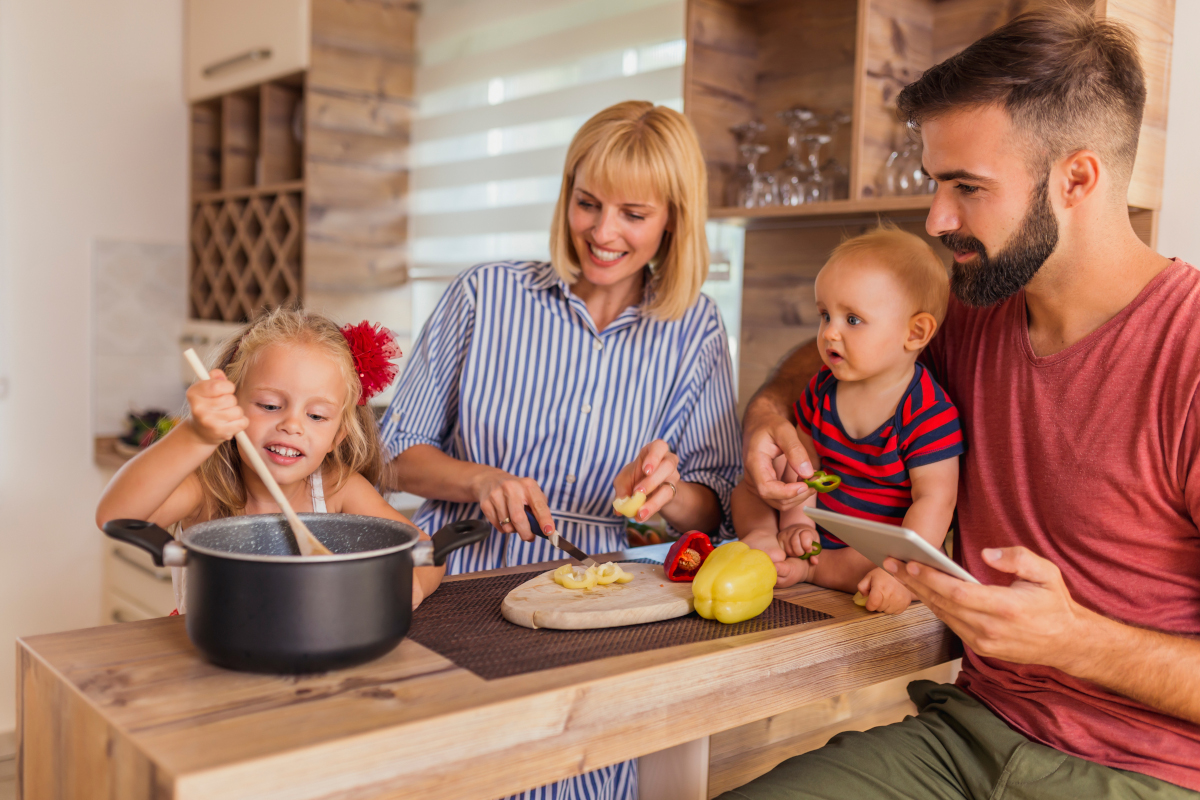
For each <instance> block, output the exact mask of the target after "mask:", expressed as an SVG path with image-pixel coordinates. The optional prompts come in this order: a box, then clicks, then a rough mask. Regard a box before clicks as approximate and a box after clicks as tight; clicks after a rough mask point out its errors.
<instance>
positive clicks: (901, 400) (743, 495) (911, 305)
mask: <svg viewBox="0 0 1200 800" xmlns="http://www.w3.org/2000/svg"><path fill="white" fill-rule="evenodd" d="M815 291H816V300H817V310H818V312H819V314H820V327H819V329H818V332H817V346H818V348H819V350H820V354H821V361H822V362H823V363H824V366H823V367H822V368H821V369H820V371H819V372H818V373H817V374H816V375H814V376H813V378H812V380H811V381H810V382H809V384H808V388H807V389H806V390H805V392H804V395H803V397H800V398H797V400H796V402H795V405H794V414H795V423H796V433H797V435H798V436H799V438H800V441H801V443H803V445H804V447H805V448H806V449H807V450H808V454H809V457H810V458H811V463H812V465H813V468H814V469H815V470H821V471H824V472H826V473H828V474H829V475H833V476H837V477H839V478H841V482H840V483H838V484H837V485H836V486H833V487H832V488H829V485H828V483H825V484H823V485H821V486H820V487H819V488H820V489H821V490H822V491H818V490H817V489H814V490H813V491H812V492H811V493H810V496H809V497H808V498H807V499H806V500H805V501H804V504H803V505H800V506H795V507H793V508H791V509H787V510H784V511H776V510H775V509H773V508H771V507H770V506H768V505H767V504H766V503H764V502H763V501H762V500H761V499H759V497H758V496H757V495H756V494H754V492H753V491H751V489H750V488H749V487H748V485H747V484H746V482H745V480H743V482H742V484H741V485H739V486H738V487H737V488H736V489H735V490H734V495H733V524H734V527H735V529H736V531H737V535H738V537H739V538H740V539H741V540H742V541H744V542H745V543H746V544H748V545H750V546H751V547H754V548H757V549H760V550H763V551H765V552H766V553H767V554H768V555H770V556H771V560H772V561H773V562H775V567H776V571H777V572H778V576H779V577H778V583H777V585H778V586H789V585H791V584H794V583H798V582H800V581H808V582H809V583H813V584H816V585H818V586H824V587H827V588H830V589H839V590H841V591H844V592H856V591H857V592H858V593H860V594H861V595H862V597H863V598H865V606H866V608H867V609H868V610H870V611H883V612H887V613H890V614H898V613H900V612H902V611H904V610H905V609H906V608H908V604H909V603H910V602H911V601H912V599H913V598H912V595H911V594H910V593H909V592H908V590H907V589H905V588H904V587H903V586H902V585H901V584H900V582H899V581H897V580H896V579H895V578H893V577H892V576H891V575H889V574H888V573H887V572H885V571H884V570H882V569H879V568H878V567H876V566H875V565H874V564H872V563H871V562H870V561H868V560H867V559H866V557H864V556H862V555H860V554H859V553H857V552H856V551H854V550H853V549H852V548H850V547H847V546H846V545H845V544H844V543H842V542H841V541H839V540H838V539H837V538H836V537H834V536H832V535H831V534H830V533H828V532H827V531H825V530H823V529H822V528H821V527H820V526H818V525H816V524H815V523H814V522H813V521H812V520H811V519H810V518H809V517H808V516H807V515H806V514H805V513H804V508H805V507H806V506H807V507H812V506H817V507H820V508H827V509H829V510H830V511H836V512H839V513H842V514H849V515H851V516H855V517H860V518H863V519H869V520H875V521H878V522H884V523H889V524H892V525H903V526H904V527H906V528H909V529H911V530H914V531H916V532H917V533H918V534H920V535H921V536H922V537H923V538H924V539H926V540H927V541H928V542H929V543H930V544H932V545H934V546H935V547H941V546H942V543H943V542H944V540H945V538H946V533H947V531H948V530H949V527H950V523H951V518H952V517H953V514H954V504H955V501H956V498H957V494H958V457H959V455H961V454H962V452H963V437H962V431H961V428H960V426H959V419H958V411H957V410H956V409H955V407H954V405H953V404H952V403H951V402H950V400H949V399H948V398H947V397H946V393H945V392H944V391H943V390H942V388H941V386H939V385H938V384H937V382H936V381H934V379H933V375H932V374H931V373H930V372H929V371H928V370H927V369H926V368H925V367H924V365H922V364H921V363H919V362H918V357H919V356H920V354H921V351H922V350H924V349H925V347H926V345H928V344H929V342H930V340H931V339H932V338H933V336H934V333H935V332H936V331H937V328H938V326H939V325H940V324H941V321H942V319H943V318H944V316H945V313H946V304H947V301H948V299H949V293H950V281H949V276H948V273H947V271H946V267H945V265H944V264H943V263H942V261H941V259H939V258H938V256H937V254H936V253H934V251H933V249H932V248H931V247H930V246H929V245H928V244H927V243H926V242H925V241H923V240H922V239H920V238H919V237H917V236H914V235H913V234H911V233H906V232H904V231H901V230H899V229H897V228H895V227H890V226H888V227H880V228H877V229H876V230H874V231H871V232H869V233H866V234H863V235H862V236H858V237H855V238H853V239H849V240H847V241H845V242H843V243H842V244H841V245H839V246H838V247H837V248H836V249H835V250H834V251H833V254H832V255H831V256H830V258H829V261H828V262H827V263H826V264H825V266H824V267H822V269H821V271H820V273H818V275H817V279H816V284H815ZM776 469H777V472H778V474H779V476H780V478H781V479H782V480H784V481H786V482H789V483H791V482H796V481H799V480H803V479H804V477H805V476H797V475H796V474H795V473H794V472H793V471H792V470H791V469H790V468H789V467H788V466H787V464H786V463H785V462H784V460H783V459H782V458H780V459H778V461H777V463H776ZM815 483H816V481H811V482H810V485H813V484H815Z"/></svg>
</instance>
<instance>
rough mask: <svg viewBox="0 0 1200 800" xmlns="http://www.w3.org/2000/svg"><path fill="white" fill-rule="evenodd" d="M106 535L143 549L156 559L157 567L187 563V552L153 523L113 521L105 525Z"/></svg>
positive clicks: (129, 520) (179, 565)
mask: <svg viewBox="0 0 1200 800" xmlns="http://www.w3.org/2000/svg"><path fill="white" fill-rule="evenodd" d="M104 533H105V535H106V536H108V537H110V538H112V539H116V540H117V541H119V542H125V543H126V544H132V545H135V546H137V547H140V548H142V549H143V550H145V551H146V552H147V553H149V554H150V555H151V557H152V558H153V559H154V564H155V566H159V567H162V566H167V567H182V566H183V565H184V564H186V563H187V550H185V549H184V548H183V547H182V546H181V545H180V544H179V543H178V542H176V541H175V537H174V536H172V535H171V534H170V533H168V532H167V531H165V530H163V529H162V528H160V527H158V526H157V525H155V524H154V523H153V522H146V521H144V520H140V519H112V520H109V521H108V522H106V523H104Z"/></svg>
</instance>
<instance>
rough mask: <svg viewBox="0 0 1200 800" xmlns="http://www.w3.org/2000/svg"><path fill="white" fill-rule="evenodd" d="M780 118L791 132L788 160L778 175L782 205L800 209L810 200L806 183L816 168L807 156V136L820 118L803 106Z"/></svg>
mask: <svg viewBox="0 0 1200 800" xmlns="http://www.w3.org/2000/svg"><path fill="white" fill-rule="evenodd" d="M778 116H779V119H780V120H782V121H783V123H784V124H785V125H787V129H788V137H787V144H788V157H787V158H786V159H784V162H783V164H782V165H781V166H780V167H779V170H778V171H777V173H776V184H777V186H778V191H779V202H780V203H782V204H783V205H785V206H798V205H800V204H801V203H804V202H806V201H807V200H808V195H807V188H806V184H807V183H808V180H809V178H810V177H811V176H812V166H811V164H810V163H809V159H808V157H807V156H806V155H805V153H804V148H805V144H804V137H805V135H806V134H807V133H808V131H809V130H811V129H812V127H813V125H814V124H815V123H816V118H817V115H816V114H814V113H813V112H812V111H811V110H810V109H807V108H804V107H803V106H796V107H795V108H789V109H788V110H786V111H780V112H779V114H778Z"/></svg>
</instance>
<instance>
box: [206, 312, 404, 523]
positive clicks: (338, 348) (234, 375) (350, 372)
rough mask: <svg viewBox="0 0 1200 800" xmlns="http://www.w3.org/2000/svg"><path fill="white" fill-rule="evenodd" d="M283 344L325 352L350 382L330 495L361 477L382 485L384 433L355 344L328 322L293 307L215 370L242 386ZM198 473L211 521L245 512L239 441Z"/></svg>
mask: <svg viewBox="0 0 1200 800" xmlns="http://www.w3.org/2000/svg"><path fill="white" fill-rule="evenodd" d="M277 344H299V345H309V346H312V347H316V348H319V349H321V350H324V351H325V352H326V353H328V354H329V357H330V358H332V359H333V360H334V361H335V362H336V363H337V365H338V367H339V368H340V369H341V372H342V377H343V378H344V379H345V381H346V400H345V403H344V404H343V406H342V409H341V413H340V421H341V424H340V426H339V429H338V433H339V434H342V433H344V434H345V436H344V437H343V438H342V441H341V442H339V443H338V444H337V445H336V446H335V447H334V448H333V450H332V451H331V452H330V453H329V454H328V455H326V456H325V460H324V462H323V463H322V464H321V467H320V468H321V469H326V468H331V469H332V470H333V471H334V473H335V474H336V478H335V480H334V483H333V486H332V488H330V489H329V490H328V492H329V494H332V493H334V492H336V491H338V489H340V488H341V487H342V486H343V485H344V484H345V482H346V480H347V479H348V478H349V477H350V476H351V475H353V474H354V473H356V472H357V473H360V474H361V475H362V476H363V477H364V478H366V479H367V480H368V481H370V482H371V483H372V484H377V483H378V482H379V480H380V479H381V477H382V475H383V469H384V459H383V445H382V443H381V442H380V439H379V429H378V427H377V426H376V424H375V416H374V414H372V412H371V409H370V407H369V406H366V405H362V406H360V405H358V399H359V397H360V396H361V394H362V383H361V382H360V381H359V379H358V372H357V370H356V369H355V366H354V357H353V356H352V355H351V353H350V345H349V344H348V343H347V342H346V337H345V336H343V335H342V332H341V330H340V329H339V328H338V326H337V325H336V324H335V323H334V322H333V321H332V320H330V319H329V318H328V317H324V316H322V315H320V314H316V313H313V312H311V311H303V310H297V309H290V308H280V309H276V310H274V311H269V312H266V313H264V314H263V315H262V316H260V317H259V318H258V319H256V320H254V321H253V322H250V323H248V324H247V325H246V326H245V327H244V328H242V330H241V331H240V332H239V333H237V334H236V335H234V336H233V337H232V338H231V339H230V340H229V341H228V342H226V343H225V344H224V345H223V346H222V347H221V351H220V356H219V357H218V359H217V363H216V365H215V367H214V368H215V369H220V370H223V371H224V372H225V376H226V377H227V378H229V380H231V381H233V383H234V384H235V385H236V386H238V387H241V385H242V381H243V380H244V379H245V377H246V373H247V371H248V370H249V369H250V366H251V365H252V364H253V363H254V360H255V359H256V358H258V356H259V355H260V354H261V353H262V351H263V350H264V349H265V348H267V347H269V346H271V345H277ZM197 472H198V475H199V478H200V485H201V486H202V487H203V489H204V497H205V505H206V508H205V509H204V511H205V512H206V515H207V517H208V518H210V519H216V518H219V517H231V516H236V515H237V514H240V513H242V512H243V511H244V510H245V508H246V486H245V484H244V483H243V482H242V471H241V458H240V457H239V455H238V451H237V446H236V445H235V443H234V441H233V440H230V441H227V442H223V443H222V444H221V446H220V447H218V448H217V450H216V452H215V453H213V454H212V455H211V456H209V457H208V459H207V460H206V461H205V462H204V463H203V464H201V465H200V468H199V470H197Z"/></svg>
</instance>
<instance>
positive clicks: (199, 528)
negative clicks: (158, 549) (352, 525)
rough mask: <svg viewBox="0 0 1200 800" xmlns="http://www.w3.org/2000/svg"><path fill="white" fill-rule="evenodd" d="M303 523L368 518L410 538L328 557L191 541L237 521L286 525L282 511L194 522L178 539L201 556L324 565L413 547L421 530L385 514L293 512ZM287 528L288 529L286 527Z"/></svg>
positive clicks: (189, 550)
mask: <svg viewBox="0 0 1200 800" xmlns="http://www.w3.org/2000/svg"><path fill="white" fill-rule="evenodd" d="M296 516H298V517H299V518H300V519H301V520H303V521H304V523H305V524H308V523H309V522H311V521H313V520H323V519H324V520H333V521H347V522H353V521H354V520H357V519H366V520H371V522H372V524H378V523H384V524H386V525H388V526H395V527H397V528H398V529H399V530H400V532H402V533H405V534H408V535H410V536H411V537H412V538H411V539H410V540H409V541H407V542H403V543H401V544H398V545H394V546H392V547H385V548H382V549H379V550H362V551H359V552H357V553H334V554H333V555H328V556H302V555H294V556H275V555H259V554H256V553H234V552H231V551H229V550H218V549H216V548H214V547H206V546H204V545H198V544H196V543H195V542H193V541H191V540H192V539H193V538H195V536H198V535H199V534H201V533H204V532H205V531H206V530H209V529H212V528H221V527H228V526H236V525H239V524H243V525H244V524H247V523H245V522H241V520H252V519H261V518H263V517H269V518H271V519H274V520H279V521H280V522H282V523H283V525H285V526H286V525H287V518H286V517H284V515H283V514H249V515H243V516H238V517H225V518H223V519H212V520H209V521H207V522H198V523H196V524H195V525H193V526H191V527H190V528H187V529H186V530H184V531H183V532H182V533H181V534H180V535H179V541H180V542H181V543H182V544H183V546H184V547H185V548H186V549H187V551H188V552H189V553H199V554H201V555H206V556H212V557H214V558H227V559H231V560H233V561H261V562H265V563H269V564H298V563H303V564H327V563H330V562H335V561H361V560H363V559H368V558H379V557H380V556H387V555H391V554H393V553H398V552H400V551H401V550H408V549H410V548H413V547H415V546H416V545H417V544H418V542H419V541H420V534H421V532H420V531H419V530H418V529H417V528H415V527H413V526H412V525H406V524H405V523H403V522H400V521H399V520H395V519H387V518H385V517H369V516H366V515H363V514H318V513H309V512H306V513H302V514H297V515H296ZM289 530H290V528H289Z"/></svg>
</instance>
